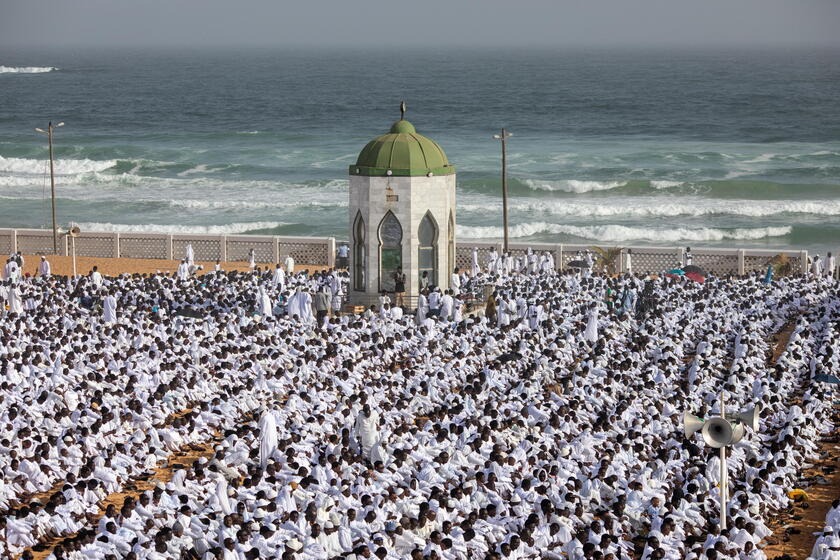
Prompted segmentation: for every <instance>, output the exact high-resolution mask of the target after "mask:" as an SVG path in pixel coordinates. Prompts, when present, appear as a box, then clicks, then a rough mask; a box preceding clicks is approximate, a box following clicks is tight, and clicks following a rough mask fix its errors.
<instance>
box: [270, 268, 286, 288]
mask: <svg viewBox="0 0 840 560" xmlns="http://www.w3.org/2000/svg"><path fill="white" fill-rule="evenodd" d="M271 283H272V284H273V285H274V287H275V288H280V290H281V291H282V290H284V289H285V288H286V271H285V270H283V267H281V266H280V263H277V265H276V266H275V267H274V274H272V276H271Z"/></svg>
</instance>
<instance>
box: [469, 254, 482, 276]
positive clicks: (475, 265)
mask: <svg viewBox="0 0 840 560" xmlns="http://www.w3.org/2000/svg"><path fill="white" fill-rule="evenodd" d="M470 272H472V277H473V278H475V277H476V276H478V273H479V272H481V267H480V266H479V264H478V247H473V250H472V270H471V271H470Z"/></svg>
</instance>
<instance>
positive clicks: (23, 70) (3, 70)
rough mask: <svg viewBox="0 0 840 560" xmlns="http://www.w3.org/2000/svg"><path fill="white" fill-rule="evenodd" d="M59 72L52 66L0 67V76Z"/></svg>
mask: <svg viewBox="0 0 840 560" xmlns="http://www.w3.org/2000/svg"><path fill="white" fill-rule="evenodd" d="M53 70H58V68H53V67H52V66H0V74H42V73H44V72H52V71H53Z"/></svg>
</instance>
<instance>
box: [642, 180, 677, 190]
mask: <svg viewBox="0 0 840 560" xmlns="http://www.w3.org/2000/svg"><path fill="white" fill-rule="evenodd" d="M684 184H685V183H684V182H682V181H651V182H650V186H651V187H653V188H654V189H657V190H662V189H673V188H675V187H681V186H683V185H684Z"/></svg>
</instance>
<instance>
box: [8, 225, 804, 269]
mask: <svg viewBox="0 0 840 560" xmlns="http://www.w3.org/2000/svg"><path fill="white" fill-rule="evenodd" d="M188 244H192V246H193V251H194V253H195V259H196V260H199V261H215V260H216V259H219V260H221V261H246V260H247V259H248V251H250V250H251V249H254V252H255V253H256V260H257V262H261V263H277V262H282V261H283V259H285V258H286V256H287V255H292V258H294V259H295V262H297V263H300V264H309V265H321V266H330V267H332V266H335V247H336V240H335V238H332V237H279V236H272V235H190V234H167V233H114V232H83V233H81V234H80V235H79V236H78V237H77V238H76V254H77V255H79V256H85V257H100V258H120V257H123V258H133V259H181V258H183V257H184V254H185V252H186V247H187V245H188ZM473 247H477V248H478V253H479V262H480V263H481V265H482V266H484V263H485V262H486V257H487V253H488V252H489V251H490V249H491V248H493V247H495V248H496V250H497V251H501V244H500V243H461V244H459V245H458V247H457V251H456V259H455V262H456V266H459V267H461V268H467V269H468V268H469V267H470V263H471V261H472V249H473ZM529 247H530V248H531V249H533V250H534V251H538V252H543V251H548V252H550V253H552V254H553V255H554V260H555V262H556V263H557V268H563V267H565V266H566V265H567V264H568V263H569V262H570V261H572V260H574V258H575V256H576V255H577V253H578V251H585V250H587V249H591V248H592V247H593V246H591V245H565V244H563V245H558V244H547V243H531V244H529V243H513V244H510V252H511V254H513V255H514V256H519V255H522V254H524V253H525V251H526V250H527V249H528V248H529ZM603 248H604V249H612V248H613V247H606V246H605V247H603ZM58 249H59V253H60V254H62V255H68V254H69V249H70V238H69V237H68V236H67V235H66V234H60V236H59V247H58ZM628 250H629V251H632V264H633V271H634V272H637V273H647V272H650V273H659V272H662V271H663V270H668V269H671V268H674V267H675V266H676V265H677V264H678V263H682V260H683V252H684V250H685V249H684V248H683V247H641V246H640V247H632V246H631V247H622V250H621V253H620V254H619V256H618V259H617V261H616V263H615V264H616V267H617V271H620V272H623V271H625V270H626V255H627V254H628ZM16 251H21V252H22V253H24V254H30V255H32V254H45V255H49V254H52V252H53V241H52V231H51V230H45V229H0V255H8V254H10V253H12V252H16ZM691 253H692V256H693V264H696V265H697V266H700V267H702V268H704V269H705V270H707V271H708V272H710V273H713V274H717V275H722V274H746V273H750V272H755V271H760V272H763V271H764V270H766V269H767V264H768V263H769V262H770V260H771V259H773V258H774V257H776V256H777V255H786V256H787V258H788V259H789V261H790V263H791V265H792V272H793V274H802V273H805V272H807V270H808V252H807V251H796V250H791V249H723V248H706V247H694V248H692V250H691Z"/></svg>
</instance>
